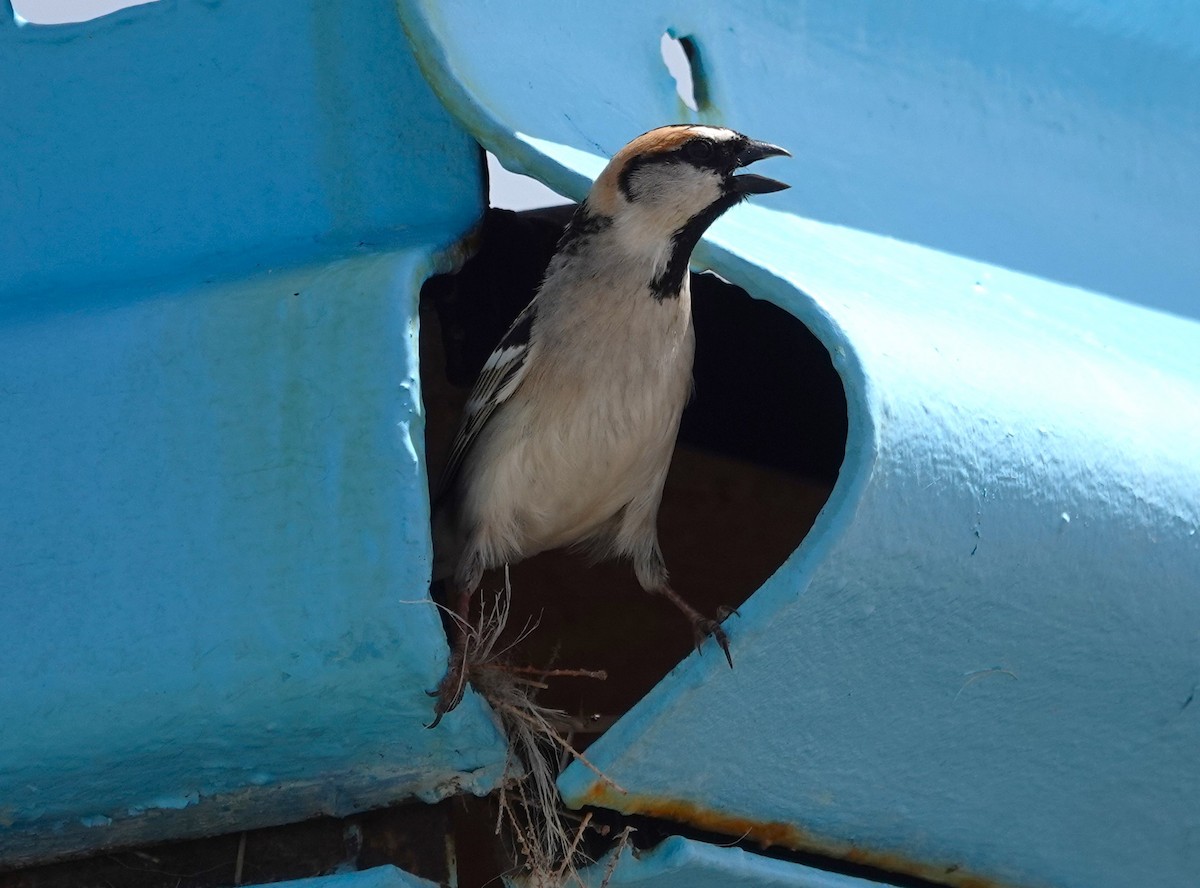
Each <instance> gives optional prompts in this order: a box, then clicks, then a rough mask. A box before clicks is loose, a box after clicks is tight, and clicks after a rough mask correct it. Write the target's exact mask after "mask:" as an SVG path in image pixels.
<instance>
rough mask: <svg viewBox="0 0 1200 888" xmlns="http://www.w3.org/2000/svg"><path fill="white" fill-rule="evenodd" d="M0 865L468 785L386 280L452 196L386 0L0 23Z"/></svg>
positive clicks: (414, 424) (466, 735)
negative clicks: (438, 696)
mask: <svg viewBox="0 0 1200 888" xmlns="http://www.w3.org/2000/svg"><path fill="white" fill-rule="evenodd" d="M0 107H3V108H4V114H3V115H0V152H2V155H3V163H4V168H5V170H6V173H7V175H6V179H5V186H4V199H3V200H0V244H3V254H4V262H3V265H2V267H0V402H2V407H0V503H3V510H2V511H0V608H2V609H3V612H4V620H3V622H2V623H0V676H2V678H0V712H3V717H2V720H0V859H3V861H4V862H5V863H8V864H16V863H20V862H27V861H30V860H34V859H39V858H43V857H48V856H52V855H55V854H59V853H62V852H65V851H71V852H78V851H81V850H86V849H87V848H92V847H99V846H105V845H113V844H118V843H128V842H137V841H148V840H157V839H165V838H171V837H178V836H183V835H193V834H199V833H205V832H228V831H231V830H237V829H246V828H250V827H253V826H260V825H266V824H271V823H280V822H284V821H288V820H299V819H303V818H305V817H310V816H314V815H316V814H320V813H326V814H334V815H344V814H346V813H349V812H352V811H356V810H361V809H363V808H365V807H370V806H376V805H381V804H387V803H391V802H394V801H398V800H402V799H405V798H411V797H417V798H421V799H425V800H435V799H439V798H442V797H444V796H446V795H448V794H450V793H453V792H457V791H460V790H468V791H473V792H483V791H486V790H488V789H489V788H490V787H492V786H493V785H494V784H495V782H496V780H497V779H498V777H499V775H500V772H501V770H502V767H503V761H504V753H505V749H504V744H503V741H502V738H501V737H500V735H499V732H498V730H497V728H496V726H495V724H494V722H493V720H492V718H491V716H490V713H488V712H487V711H486V709H485V707H484V706H483V704H482V703H481V702H480V701H479V700H478V699H477V698H475V697H469V698H468V699H467V700H466V701H464V703H463V705H462V706H461V707H460V709H459V710H456V711H455V712H454V713H453V714H452V715H451V716H450V717H448V718H447V720H446V721H445V722H444V724H443V729H439V730H438V731H426V730H425V729H424V728H423V727H422V723H423V722H425V721H428V719H429V717H430V714H431V708H430V703H429V699H428V697H426V696H425V694H424V689H426V688H429V687H432V686H434V685H435V684H436V682H437V680H438V678H439V677H440V675H441V672H442V671H443V669H444V666H445V658H446V646H445V639H444V635H443V633H442V630H441V624H440V621H439V619H438V617H437V615H436V613H435V612H434V610H433V608H432V607H431V606H430V605H429V602H428V601H427V600H426V599H427V590H428V576H429V568H430V544H429V536H428V502H427V493H426V481H425V469H424V454H423V430H424V425H423V423H424V419H423V412H422V405H421V400H420V398H421V393H420V385H419V375H418V371H417V340H416V336H417V310H416V309H417V296H418V291H419V288H420V285H421V282H422V281H423V280H425V279H426V278H427V277H428V276H429V275H430V274H431V273H433V272H434V271H435V270H438V269H444V268H447V267H449V266H450V265H451V264H452V263H453V262H454V261H455V257H456V255H459V253H458V252H456V251H458V250H459V249H460V248H459V247H457V246H456V245H457V244H458V243H459V242H460V241H461V239H462V238H463V237H464V235H465V234H466V233H467V232H468V231H469V230H470V229H471V228H472V226H473V225H474V224H475V223H476V222H477V220H478V218H479V216H480V214H481V212H482V206H483V198H482V195H483V186H482V181H481V173H480V168H481V167H480V157H479V152H478V148H477V146H476V144H475V143H474V141H473V140H472V139H471V138H470V136H468V135H467V134H466V133H465V132H464V131H463V130H462V128H461V127H460V126H459V125H458V124H457V123H456V122H455V121H454V120H453V119H452V118H451V117H450V116H449V115H448V114H447V113H446V111H445V110H444V109H443V108H442V106H441V104H440V103H439V102H438V100H437V99H436V98H435V96H434V95H433V93H432V92H431V91H430V89H429V87H428V86H427V84H426V83H425V81H424V79H423V77H422V76H421V74H420V72H419V70H418V69H417V67H416V65H415V63H414V61H413V57H412V54H411V52H410V51H409V49H408V47H407V44H406V42H405V40H404V36H403V33H402V31H401V28H400V25H399V21H398V19H397V15H396V10H395V7H394V6H393V5H391V4H390V3H389V2H387V0H366V2H361V3H355V4H352V5H345V4H340V3H335V2H332V0H306V2H296V0H263V2H256V3H249V4H245V3H222V4H214V3H210V2H201V0H177V2H160V3H153V4H149V5H145V6H139V7H136V8H132V9H128V10H125V11H123V12H119V13H117V14H115V15H112V16H109V17H106V18H102V19H98V20H96V21H92V22H87V23H84V24H76V25H67V26H61V27H38V26H34V25H27V26H25V27H23V28H18V27H17V26H16V24H15V23H14V22H13V20H12V18H11V16H9V17H7V18H5V19H4V20H3V21H0Z"/></svg>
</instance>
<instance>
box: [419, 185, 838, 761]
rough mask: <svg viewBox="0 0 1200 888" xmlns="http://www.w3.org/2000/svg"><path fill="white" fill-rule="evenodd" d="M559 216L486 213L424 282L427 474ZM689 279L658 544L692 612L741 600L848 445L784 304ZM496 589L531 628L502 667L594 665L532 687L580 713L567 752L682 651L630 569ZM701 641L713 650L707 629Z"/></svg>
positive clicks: (551, 245)
mask: <svg viewBox="0 0 1200 888" xmlns="http://www.w3.org/2000/svg"><path fill="white" fill-rule="evenodd" d="M573 210H574V207H573V206H564V207H552V208H546V209H540V210H533V211H528V212H522V213H515V212H511V211H507V210H497V209H492V210H490V211H489V212H488V214H487V216H486V218H485V220H484V224H483V227H482V230H481V235H480V239H479V248H478V252H477V253H476V255H475V256H474V258H472V259H471V260H470V261H469V262H467V263H466V265H465V266H464V267H463V268H462V269H461V270H460V271H459V272H458V273H457V274H455V275H446V276H441V277H438V278H434V279H432V280H431V281H429V282H428V284H427V285H426V287H425V290H424V292H423V299H422V341H421V349H422V371H423V386H424V393H425V404H426V411H427V418H428V419H427V430H426V441H427V452H428V454H429V463H430V467H431V474H432V476H433V477H434V478H436V474H437V472H438V471H439V470H440V466H441V464H442V461H443V460H444V459H445V455H446V453H447V451H448V448H449V445H450V443H451V440H452V438H453V435H454V432H455V429H456V427H457V423H458V418H459V416H460V413H461V410H462V407H463V404H464V403H465V400H466V396H467V392H468V389H469V387H470V386H471V385H472V383H473V382H474V380H475V377H476V376H477V374H478V372H479V370H480V368H481V367H482V365H483V363H484V361H485V360H486V359H487V357H488V355H489V354H490V352H491V350H492V348H493V347H494V346H495V345H496V343H497V342H498V341H499V339H500V337H501V336H502V335H503V334H504V332H505V331H506V329H507V328H508V326H509V324H510V323H511V322H512V321H513V319H514V318H515V317H516V315H517V313H518V312H519V311H520V310H521V309H522V308H524V306H525V305H526V304H527V303H528V302H529V300H530V299H531V298H532V297H533V295H534V293H535V291H536V288H537V286H538V284H539V283H540V281H541V277H542V274H543V272H544V270H545V267H546V265H547V264H548V262H549V260H550V257H551V255H552V254H553V252H554V249H555V245H556V244H557V241H558V238H559V236H560V234H561V233H562V230H563V227H564V226H565V225H566V222H567V221H568V220H569V218H570V216H571V213H572V212H573ZM692 288H693V295H692V305H693V318H694V323H695V328H696V339H697V346H696V362H695V370H694V378H695V395H694V397H693V399H692V401H691V403H690V404H689V405H688V407H687V409H686V411H685V412H684V417H683V422H682V426H681V429H680V435H679V440H678V444H677V447H676V450H675V454H674V458H673V461H672V464H671V470H670V474H669V475H668V479H667V486H666V491H665V493H664V496H663V501H662V507H661V510H660V512H659V538H660V542H661V545H662V549H663V552H664V555H665V557H666V562H667V566H668V568H669V569H670V571H671V582H672V586H673V587H674V588H675V590H676V591H677V592H678V593H679V594H680V595H681V596H683V597H684V598H685V599H686V600H687V601H688V602H689V603H690V604H691V605H692V606H693V607H695V608H696V609H697V610H699V611H700V612H701V613H703V614H705V615H716V614H718V613H719V612H720V611H721V609H722V608H736V607H738V606H740V605H741V604H742V603H743V602H744V601H745V600H746V598H748V597H749V596H750V595H751V594H752V593H753V592H754V591H755V590H756V589H757V588H758V587H759V586H760V585H761V584H762V583H763V582H764V581H765V580H766V579H767V578H768V577H769V576H770V575H771V574H772V573H773V572H774V571H775V570H776V569H777V568H778V567H779V566H780V565H781V564H782V563H783V562H784V561H785V560H786V559H787V558H788V557H789V556H790V555H791V554H792V553H793V552H794V551H795V549H796V547H797V546H798V545H799V544H800V541H801V540H802V539H803V538H804V536H805V534H806V533H807V532H808V530H809V529H810V527H811V526H812V523H813V521H814V520H815V518H816V516H817V513H818V512H819V511H820V509H821V507H822V506H823V505H824V503H825V501H826V500H827V498H828V496H829V493H830V491H831V490H832V487H833V484H834V482H835V480H836V478H837V474H838V471H839V468H840V466H841V462H842V457H843V455H844V452H845V443H846V401H845V394H844V390H843V388H842V384H841V380H840V378H839V377H838V375H837V373H836V371H835V370H834V369H833V366H832V363H831V361H830V357H829V354H828V352H827V351H826V350H825V348H824V347H823V346H822V345H821V344H820V342H819V341H818V340H817V339H816V337H815V336H814V335H813V334H812V333H811V332H810V331H809V330H808V329H807V328H806V327H805V326H804V325H803V324H802V323H801V322H800V321H799V320H797V319H796V318H795V317H793V316H792V315H791V314H789V313H788V312H786V311H784V310H783V309H780V308H778V307H777V306H775V305H773V304H771V303H769V302H766V301H762V300H758V299H754V298H753V297H752V296H751V294H749V293H747V292H746V291H745V290H743V289H741V288H739V287H737V286H734V285H733V284H731V283H728V282H726V281H724V280H722V279H721V278H719V277H717V276H716V275H712V274H696V275H693V277H692ZM504 582H505V581H504V577H503V573H502V572H501V571H494V572H492V574H490V575H488V576H486V577H485V580H484V583H483V586H482V587H481V593H482V594H481V596H480V597H481V598H483V599H484V600H487V599H488V598H489V597H491V596H494V595H495V594H496V593H497V591H498V590H500V589H501V588H503V586H504ZM510 583H511V590H512V610H511V613H510V615H509V620H508V624H509V630H508V632H509V635H508V637H509V638H510V639H514V638H516V636H517V635H518V634H519V633H520V632H521V630H522V629H523V628H524V627H526V626H535V627H536V628H534V629H533V630H532V631H530V632H528V633H527V635H526V637H524V638H522V639H521V641H520V643H519V644H518V645H517V647H515V648H514V649H513V650H512V651H511V652H510V657H511V660H512V661H513V662H514V663H519V664H521V665H525V666H535V667H539V668H550V667H554V668H559V669H580V670H602V671H604V672H605V673H606V674H607V678H606V679H605V680H602V681H600V680H595V679H588V678H572V677H555V678H554V679H552V680H548V681H547V682H546V683H547V685H548V687H546V688H545V689H544V690H543V691H542V692H541V694H540V695H539V702H540V703H543V704H545V705H547V706H550V707H554V708H558V709H562V710H564V711H566V712H567V713H569V714H572V715H576V716H579V717H580V720H581V724H582V725H583V726H584V727H582V728H581V730H580V731H579V732H577V733H576V735H575V740H574V742H575V745H576V747H577V748H579V749H582V748H584V747H586V746H587V744H588V743H589V742H590V739H592V736H594V735H596V734H598V733H600V732H602V731H603V730H604V728H606V727H607V726H608V725H609V724H611V723H612V722H613V721H614V720H615V719H616V718H618V717H619V716H620V715H622V714H623V713H624V712H625V711H627V710H628V709H629V708H630V707H631V706H632V705H633V704H634V703H635V702H637V701H638V700H639V699H640V698H641V697H643V696H644V695H645V694H646V693H647V692H648V691H649V690H650V689H651V688H652V687H653V686H654V685H655V684H656V683H657V682H658V681H660V680H661V679H662V678H663V677H664V676H665V675H666V674H667V672H669V671H670V670H671V668H673V667H674V666H675V665H676V664H678V663H679V662H680V661H681V660H682V659H683V658H684V657H686V656H687V655H688V654H689V653H690V652H691V651H692V649H693V644H694V639H693V635H692V632H691V628H690V625H689V624H688V622H687V621H686V620H685V619H683V618H682V617H681V615H680V614H679V612H678V611H677V610H676V609H675V608H674V606H672V604H671V603H669V602H668V601H666V600H664V599H662V598H659V597H656V596H652V595H649V594H647V593H646V592H644V591H643V590H642V589H641V587H640V586H639V585H638V583H637V581H636V580H635V578H634V576H633V571H632V569H631V568H630V566H629V565H628V564H627V563H622V562H604V563H600V564H589V563H588V561H587V560H586V559H585V558H584V557H583V556H581V555H577V554H573V553H571V552H568V551H557V552H547V553H543V554H541V555H538V556H536V557H533V558H530V559H528V560H526V561H523V562H521V563H519V564H515V565H513V566H512V567H511V572H510ZM729 619H731V620H736V619H737V617H736V616H733V617H730V618H729ZM731 634H732V635H734V640H733V642H732V645H731V646H732V654H733V658H734V668H736V664H737V653H738V652H737V642H736V634H735V633H731ZM701 652H702V654H703V655H704V656H712V657H717V658H721V652H720V650H719V648H718V647H717V646H716V645H715V644H714V643H713V642H712V641H711V640H709V641H707V642H705V643H704V644H703V645H702V646H701ZM589 732H592V733H591V736H589Z"/></svg>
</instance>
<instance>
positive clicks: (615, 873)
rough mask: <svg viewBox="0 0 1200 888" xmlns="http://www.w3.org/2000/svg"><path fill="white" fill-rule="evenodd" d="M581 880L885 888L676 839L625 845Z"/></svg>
mask: <svg viewBox="0 0 1200 888" xmlns="http://www.w3.org/2000/svg"><path fill="white" fill-rule="evenodd" d="M580 875H581V876H582V877H583V879H584V881H585V882H586V883H587V885H588V888H599V886H600V885H602V884H603V883H604V880H605V878H608V880H609V881H608V884H609V885H612V886H613V888H616V886H618V885H642V886H645V888H729V886H731V885H736V886H737V888H872V886H874V888H879V886H880V885H884V884H886V883H882V882H874V881H872V882H868V881H866V880H865V879H856V878H854V877H852V876H842V875H838V874H837V873H830V872H827V871H825V870H818V869H813V868H812V867H808V866H801V865H800V864H797V863H788V862H786V861H783V860H772V859H771V858H769V857H762V856H760V855H758V854H751V853H749V852H747V851H743V850H742V849H741V848H723V847H719V846H716V845H708V844H705V843H704V842H693V841H691V840H689V839H684V838H680V837H679V836H671V837H670V838H668V839H666V840H664V841H663V842H661V843H659V844H658V845H657V846H656V847H655V848H654V849H652V850H650V851H645V852H640V853H634V851H633V850H632V849H631V848H629V847H628V846H626V847H625V848H624V849H623V850H622V852H621V854H620V856H619V857H618V858H617V860H616V862H615V863H614V861H613V858H612V855H610V856H609V857H607V858H605V859H604V860H601V861H599V862H597V863H596V864H594V865H593V866H592V867H590V868H589V869H587V870H585V871H584V872H582V873H581V874H580Z"/></svg>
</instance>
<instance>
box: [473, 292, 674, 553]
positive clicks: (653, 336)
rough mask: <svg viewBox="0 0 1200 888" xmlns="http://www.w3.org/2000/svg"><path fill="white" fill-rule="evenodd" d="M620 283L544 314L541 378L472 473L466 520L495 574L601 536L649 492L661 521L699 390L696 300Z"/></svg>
mask: <svg viewBox="0 0 1200 888" xmlns="http://www.w3.org/2000/svg"><path fill="white" fill-rule="evenodd" d="M627 279H628V275H626V280H627ZM639 279H640V278H639ZM552 283H553V282H552V281H547V284H546V288H544V292H543V295H545V293H546V291H547V290H548V288H549V287H550V286H551V284H552ZM614 283H618V282H616V281H612V280H607V281H606V280H598V281H597V280H592V281H591V282H590V285H589V287H588V288H587V290H586V291H581V292H577V293H574V294H573V297H572V298H571V299H563V300H556V301H552V302H551V303H550V304H549V306H548V308H547V310H546V311H545V312H541V311H540V313H539V319H538V323H539V329H538V338H539V342H540V345H539V353H538V360H537V361H536V366H534V367H531V369H530V374H529V377H528V378H527V379H526V380H525V381H524V382H523V384H522V385H521V388H520V389H519V390H518V392H517V393H516V394H515V395H514V396H513V398H512V399H511V400H509V401H508V402H507V403H506V404H505V405H504V411H505V416H504V418H503V422H494V423H490V424H489V428H488V429H487V430H485V433H484V436H483V437H482V438H481V440H480V441H479V444H478V446H477V447H476V448H475V452H474V453H473V454H472V458H471V459H470V461H469V465H468V466H467V467H466V472H467V474H468V475H469V479H470V480H469V482H468V484H467V485H466V489H465V492H466V497H465V499H464V501H463V504H462V505H463V518H464V519H465V524H466V526H468V527H474V528H476V533H477V535H476V539H475V546H476V547H477V549H478V551H479V552H480V555H481V556H482V559H483V561H484V563H485V564H486V565H488V566H496V565H499V564H502V563H506V562H509V561H514V560H518V559H520V558H523V557H527V556H529V555H532V554H535V553H536V552H540V551H543V550H546V549H553V548H558V547H560V546H566V545H570V544H572V543H576V542H579V541H581V540H582V539H584V538H587V537H594V536H595V535H596V534H597V533H598V532H599V533H604V532H605V527H606V526H609V525H611V524H612V519H613V518H614V516H616V515H618V513H620V511H621V509H622V508H623V507H624V506H625V505H626V504H627V503H629V502H631V501H632V500H634V499H636V498H638V497H639V496H642V497H643V498H644V497H645V494H646V492H647V491H648V490H651V489H653V490H654V491H655V495H654V498H653V509H654V510H655V511H656V510H657V502H658V500H657V496H658V493H659V492H660V491H661V483H662V477H663V476H664V475H665V473H666V470H667V467H668V466H669V464H670V460H671V453H672V451H673V449H674V445H675V436H676V433H677V431H678V428H679V417H680V414H681V412H682V410H683V406H684V404H685V403H686V401H687V398H688V394H689V392H690V388H691V372H692V357H693V352H694V337H693V333H692V327H691V304H690V294H689V292H688V290H687V286H686V284H685V287H684V292H683V293H681V294H680V296H679V297H678V298H677V299H668V300H664V301H662V302H659V301H656V300H655V299H654V298H653V296H652V295H651V294H650V293H649V291H648V290H647V289H644V288H641V287H638V288H636V289H634V290H633V291H631V292H620V291H619V290H620V288H619V286H617V287H614V286H613V284H614ZM588 300H603V303H604V305H603V309H604V310H602V311H596V310H594V309H595V308H596V305H595V303H594V302H593V303H591V304H590V305H589V303H588ZM597 319H600V321H599V322H598V321H597ZM649 517H650V520H651V521H652V520H653V517H654V516H653V514H651V515H650V516H649ZM613 529H614V531H615V528H613Z"/></svg>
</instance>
